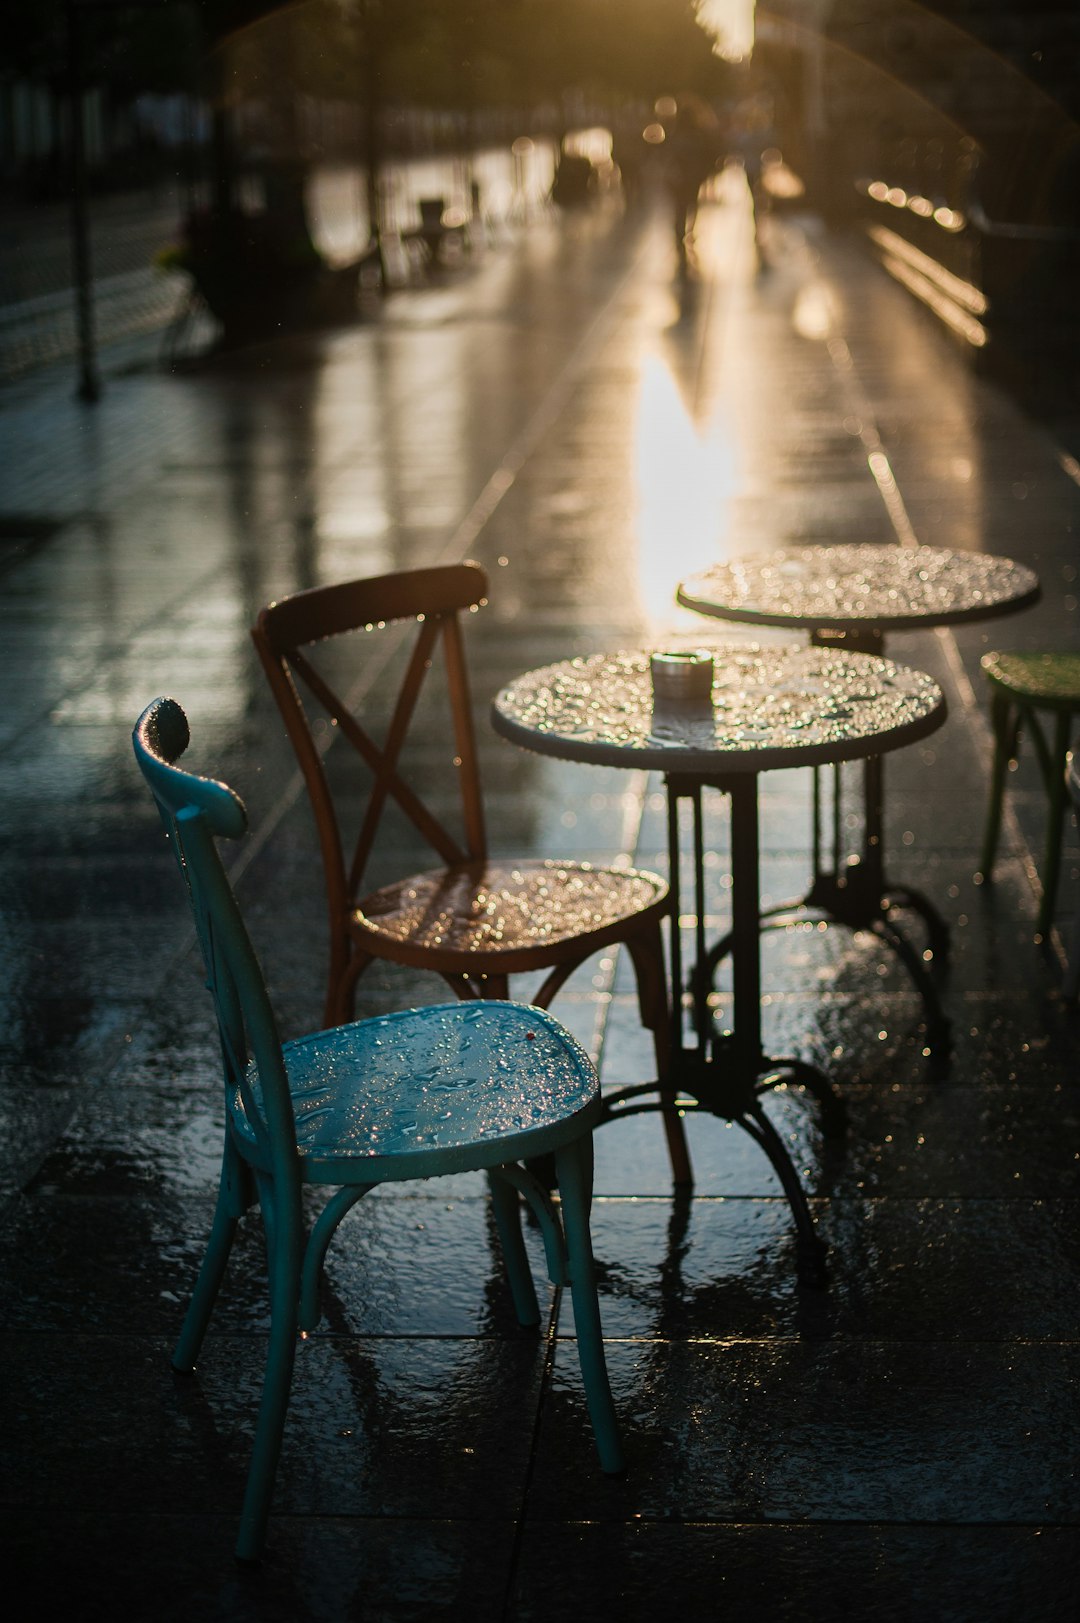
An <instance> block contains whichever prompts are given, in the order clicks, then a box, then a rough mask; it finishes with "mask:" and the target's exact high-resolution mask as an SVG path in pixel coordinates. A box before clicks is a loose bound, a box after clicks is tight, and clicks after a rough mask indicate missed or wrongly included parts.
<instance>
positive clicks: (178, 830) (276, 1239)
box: [133, 699, 623, 1562]
mask: <svg viewBox="0 0 1080 1623" xmlns="http://www.w3.org/2000/svg"><path fill="white" fill-rule="evenodd" d="M188 737H189V735H188V724H187V718H186V717H185V715H184V712H183V710H182V709H181V708H180V706H179V705H178V704H177V703H176V702H175V701H174V700H172V699H156V700H155V701H154V702H153V703H152V704H151V705H149V706H148V708H147V709H146V710H145V711H144V712H143V714H142V716H140V718H139V721H138V723H137V725H136V727H135V732H134V735H133V742H134V746H135V756H136V759H137V761H138V764H139V767H140V769H141V770H142V773H143V776H144V777H145V778H146V781H147V783H148V784H149V786H150V789H151V791H152V793H153V796H154V799H155V800H156V802H157V805H158V809H159V811H160V813H161V817H162V820H163V822H164V824H165V828H166V830H167V832H168V834H169V836H170V838H171V841H172V845H173V850H174V853H175V855H176V858H177V861H178V863H179V865H180V870H181V872H182V874H183V876H184V878H185V880H186V882H187V889H188V895H189V898H190V901H191V905H192V910H193V912H194V915H195V926H196V931H197V934H198V939H199V944H200V946H201V949H202V954H203V959H204V963H205V966H206V973H207V981H208V985H209V989H210V991H211V993H212V995H213V999H214V1003H215V1006H216V1013H217V1021H218V1029H219V1034H220V1039H221V1053H222V1061H223V1071H224V1098H225V1122H226V1127H225V1143H224V1151H223V1156H222V1167H221V1181H220V1187H219V1193H218V1201H217V1209H216V1212H215V1215H214V1222H213V1227H212V1230H211V1234H210V1239H209V1242H208V1244H207V1249H206V1253H205V1256H204V1258H203V1262H202V1266H201V1268H200V1271H199V1275H198V1279H197V1282H196V1285H195V1290H194V1294H193V1296H192V1299H191V1303H190V1306H189V1307H188V1311H187V1315H186V1317H185V1319H184V1324H183V1328H182V1329H181V1332H180V1339H179V1341H178V1343H177V1346H176V1349H175V1351H174V1353H173V1366H174V1368H175V1369H177V1370H179V1371H182V1372H186V1373H192V1372H193V1371H194V1368H195V1363H196V1360H197V1358H198V1356H199V1352H200V1349H201V1347H202V1343H203V1337H204V1335H205V1333H206V1330H207V1327H208V1324H209V1321H210V1315H211V1312H212V1309H213V1306H214V1302H215V1299H216V1297H217V1294H218V1289H219V1287H220V1285H221V1282H222V1278H223V1275H224V1271H225V1265H226V1262H227V1259H228V1256H229V1252H230V1249H231V1247H232V1242H233V1238H234V1236H235V1233H236V1228H237V1224H238V1222H239V1219H240V1218H241V1217H242V1216H243V1215H244V1213H245V1212H246V1211H247V1210H248V1209H249V1208H250V1207H252V1206H254V1205H255V1204H256V1203H257V1204H258V1205H259V1206H260V1207H261V1210H262V1217H263V1223H264V1229H265V1234H266V1244H267V1259H268V1268H269V1287H270V1335H269V1348H268V1352H267V1360H266V1370H265V1375H264V1381H263V1389H262V1398H261V1402H260V1407H259V1413H258V1419H257V1422H256V1428H255V1441H254V1447H253V1451H252V1456H251V1464H250V1468H249V1472H248V1480H247V1489H246V1493H245V1498H244V1505H243V1511H242V1514H241V1521H240V1533H239V1538H238V1540H237V1545H236V1554H237V1557H238V1558H239V1559H240V1560H241V1561H245V1562H252V1561H257V1560H259V1558H260V1556H261V1553H262V1549H263V1545H264V1542H265V1535H266V1526H267V1519H268V1516H269V1511H270V1505H271V1500H272V1495H273V1487H274V1476H275V1473H276V1469H277V1463H278V1457H279V1454H280V1451H281V1439H282V1432H283V1428H284V1424H285V1414H286V1410H287V1408H288V1403H289V1393H290V1388H291V1383H292V1371H293V1359H294V1352H295V1344H296V1338H297V1335H298V1333H300V1332H306V1331H310V1330H312V1329H313V1328H314V1327H315V1325H316V1323H317V1321H318V1318H319V1305H318V1288H319V1279H320V1274H321V1270H322V1264H323V1260H324V1258H325V1256H326V1252H327V1247H328V1246H329V1244H330V1240H331V1238H332V1237H333V1235H334V1233H335V1231H336V1229H337V1227H338V1224H339V1223H340V1222H341V1220H342V1218H343V1217H344V1216H345V1215H346V1213H347V1212H348V1211H349V1210H350V1209H351V1208H352V1207H353V1206H354V1205H355V1204H356V1202H357V1201H359V1200H360V1199H362V1197H363V1196H364V1195H366V1194H367V1193H368V1192H369V1191H370V1190H372V1189H374V1188H375V1187H376V1185H378V1184H381V1183H389V1182H400V1181H403V1180H406V1179H410V1178H431V1177H436V1176H438V1175H440V1174H446V1173H453V1172H464V1171H476V1170H482V1171H484V1172H485V1173H486V1174H487V1176H488V1179H489V1184H490V1189H491V1196H492V1203H493V1208H494V1215H495V1220H496V1227H497V1230H498V1234H499V1238H500V1241H501V1245H502V1250H503V1255H504V1259H505V1263H506V1269H507V1273H508V1276H509V1283H510V1289H511V1292H512V1295H513V1301H514V1307H515V1310H516V1312H517V1316H518V1319H519V1320H520V1322H521V1323H522V1324H525V1325H532V1324H536V1323H538V1321H539V1317H540V1312H539V1305H538V1302H537V1297H536V1292H535V1289H534V1287H533V1281H532V1276H531V1273H530V1269H529V1263H528V1259H527V1256H526V1251H525V1245H524V1240H523V1238H522V1233H521V1223H520V1216H521V1201H520V1198H519V1197H521V1196H523V1197H524V1198H525V1200H526V1201H527V1202H528V1204H529V1206H530V1207H531V1208H532V1209H533V1211H534V1212H535V1214H536V1217H537V1219H538V1222H539V1227H540V1230H541V1233H542V1235H543V1240H544V1246H545V1252H546V1257H547V1264H548V1271H549V1273H550V1276H551V1279H552V1281H553V1282H554V1283H555V1284H560V1285H561V1284H569V1286H570V1290H571V1294H572V1300H573V1304H574V1319H575V1325H576V1332H577V1342H578V1354H579V1357H580V1362H581V1373H582V1377H583V1380H584V1386H585V1396H586V1401H587V1404H588V1409H589V1415H590V1418H591V1420H592V1425H593V1431H594V1435H595V1439H596V1446H597V1450H598V1453H599V1456H600V1464H601V1467H602V1469H603V1470H604V1471H605V1472H608V1473H618V1472H619V1471H621V1470H622V1468H623V1455H622V1448H621V1444H620V1440H619V1430H618V1423H617V1420H616V1417H615V1410H614V1406H613V1403H612V1398H611V1389H610V1386H609V1384H608V1377H607V1369H606V1365H605V1361H604V1346H603V1339H602V1333H601V1328H600V1312H599V1306H598V1302H597V1295H596V1282H595V1274H594V1267H593V1257H592V1246H591V1241H590V1235H589V1203H590V1199H591V1186H592V1138H591V1129H592V1127H593V1125H594V1123H595V1122H596V1120H597V1118H598V1116H599V1114H600V1095H599V1088H598V1084H597V1079H596V1074H595V1071H594V1070H593V1068H592V1065H591V1063H590V1061H589V1059H588V1056H587V1055H586V1054H585V1053H584V1052H583V1050H582V1049H581V1048H580V1047H579V1046H578V1044H577V1043H576V1042H575V1041H574V1039H573V1038H572V1037H571V1036H569V1034H568V1033H567V1032H566V1031H564V1030H563V1028H562V1027H561V1026H560V1025H559V1024H558V1022H557V1021H555V1020H554V1019H553V1018H552V1017H551V1015H549V1014H547V1013H546V1012H545V1011H543V1010H540V1009H536V1008H529V1007H525V1006H524V1005H521V1004H516V1003H507V1002H503V1001H497V1002H496V1001H488V1000H479V1001H476V1002H468V1003H466V1002H454V1003H450V1004H447V1005H443V1004H439V1005H435V1006H432V1007H427V1008H422V1009H411V1010H407V1011H405V1012H399V1013H395V1014H389V1015H386V1016H382V1017H378V1018H374V1019H369V1020H362V1021H356V1022H353V1023H350V1024H348V1025H340V1026H334V1027H331V1028H330V1029H328V1030H325V1031H319V1032H316V1033H315V1034H314V1035H312V1036H308V1037H301V1038H298V1039H296V1040H295V1041H293V1042H288V1043H286V1044H284V1045H282V1043H281V1042H280V1040H279V1037H278V1034H277V1029H276V1026H275V1022H274V1017H273V1014H272V1012H271V1008H270V1002H269V999H268V996H267V992H266V986H265V983H264V981H263V977H262V972H261V970H260V968H259V964H258V961H257V959H256V957H255V953H254V951H253V948H252V946H251V942H250V939H249V937H248V934H247V931H246V929H245V926H244V923H243V920H242V918H241V916H240V912H239V909H238V907H237V904H236V900H235V898H234V896H233V893H232V889H231V886H230V884H229V881H228V878H227V877H226V874H225V870H224V867H223V866H222V862H221V858H220V855H219V853H218V848H217V844H216V841H217V839H218V838H219V837H223V838H226V839H237V838H239V837H240V836H241V835H242V834H243V833H244V832H245V830H246V828H247V814H246V812H245V810H244V806H243V802H242V801H241V800H240V799H239V798H238V797H237V796H236V795H235V794H234V793H233V792H232V790H231V789H229V788H227V787H226V786H225V784H223V783H217V782H215V781H213V780H212V779H210V778H203V777H198V776H196V775H195V774H194V773H192V772H188V771H184V770H183V769H181V768H180V767H178V766H177V764H176V763H177V761H178V760H179V758H180V756H181V755H183V753H184V751H185V749H186V748H187V745H188ZM545 1155H552V1156H553V1157H554V1161H555V1168H556V1175H557V1179H558V1190H559V1205H558V1207H556V1206H555V1204H554V1203H553V1202H552V1199H551V1197H550V1195H549V1194H548V1192H547V1190H546V1189H545V1188H544V1187H543V1186H542V1185H541V1184H540V1183H539V1182H538V1181H537V1180H536V1178H535V1177H533V1176H532V1175H531V1174H530V1173H529V1172H528V1171H527V1169H526V1168H525V1167H524V1166H523V1165H521V1163H522V1162H523V1161H524V1160H525V1158H526V1157H528V1158H530V1159H532V1158H535V1157H538V1156H545ZM312 1185H319V1186H322V1187H324V1188H329V1189H330V1191H331V1193H330V1194H329V1197H328V1199H327V1201H326V1203H325V1205H324V1206H323V1207H322V1210H321V1213H320V1215H319V1216H318V1217H317V1218H316V1219H315V1220H314V1221H313V1222H312V1223H311V1225H310V1227H309V1226H308V1222H307V1220H306V1218H305V1214H304V1207H303V1202H302V1198H301V1197H302V1194H303V1191H304V1188H305V1186H312Z"/></svg>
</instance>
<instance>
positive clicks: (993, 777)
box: [979, 688, 1016, 880]
mask: <svg viewBox="0 0 1080 1623" xmlns="http://www.w3.org/2000/svg"><path fill="white" fill-rule="evenodd" d="M990 725H991V727H992V729H993V733H994V760H993V765H992V766H991V769H990V800H989V804H988V805H987V808H986V827H985V830H984V832H983V843H982V854H981V856H980V857H979V872H980V873H981V874H982V876H983V878H984V879H986V880H990V879H992V878H993V876H994V859H995V857H996V856H997V848H998V839H999V837H1000V834H1001V810H1002V805H1003V802H1004V799H1005V777H1006V774H1007V772H1008V770H1009V759H1010V757H1011V755H1012V753H1013V750H1014V748H1015V747H1016V727H1015V724H1014V721H1013V715H1012V706H1011V705H1010V703H1009V701H1008V699H1007V698H1006V697H1005V695H1004V693H1002V692H1000V691H999V690H998V689H996V688H995V689H994V690H993V692H992V693H991V695H990Z"/></svg>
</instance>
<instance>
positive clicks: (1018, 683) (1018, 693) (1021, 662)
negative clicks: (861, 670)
mask: <svg viewBox="0 0 1080 1623" xmlns="http://www.w3.org/2000/svg"><path fill="white" fill-rule="evenodd" d="M982 668H983V674H984V675H985V677H986V679H987V681H988V682H989V684H990V721H991V725H992V726H993V730H994V765H993V770H992V773H991V778H990V804H989V806H988V808H987V814H986V831H985V833H984V835H983V846H982V856H981V858H980V861H979V866H980V868H981V870H982V873H983V875H984V876H985V878H987V879H989V878H990V877H991V875H992V872H993V867H994V857H995V854H996V852H997V844H998V835H999V833H1000V831H1001V807H1002V801H1003V799H1004V795H1005V774H1006V772H1007V771H1008V766H1009V762H1010V760H1012V758H1013V757H1014V756H1015V754H1016V749H1017V744H1018V741H1019V738H1020V735H1021V733H1024V734H1026V735H1028V736H1029V737H1030V738H1031V740H1032V742H1033V744H1034V745H1035V751H1036V754H1037V756H1038V759H1039V769H1040V771H1041V774H1042V780H1043V785H1044V787H1045V789H1046V795H1047V800H1048V802H1049V805H1048V811H1047V827H1046V855H1045V858H1044V861H1043V869H1042V901H1041V903H1040V904H1039V917H1038V922H1037V924H1036V929H1037V931H1038V933H1039V934H1040V935H1043V936H1044V935H1045V934H1046V932H1047V931H1048V930H1049V928H1050V921H1051V919H1052V918H1053V913H1054V898H1055V896H1056V894H1057V883H1058V870H1059V868H1060V866H1061V829H1062V824H1063V823H1064V820H1065V805H1066V789H1065V763H1066V758H1067V756H1068V753H1069V739H1070V736H1071V733H1072V725H1073V719H1074V717H1075V716H1076V715H1077V714H1080V654H1053V653H1019V654H1000V653H994V654H984V655H983V658H982ZM1040 711H1044V712H1046V713H1047V714H1046V716H1045V719H1044V721H1043V722H1042V723H1040V720H1039V715H1038V712H1040Z"/></svg>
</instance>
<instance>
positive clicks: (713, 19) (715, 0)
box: [700, 0, 754, 62]
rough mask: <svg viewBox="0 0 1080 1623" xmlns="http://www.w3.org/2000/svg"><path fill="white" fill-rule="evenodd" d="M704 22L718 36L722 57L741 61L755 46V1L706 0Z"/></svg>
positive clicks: (702, 7) (732, 60)
mask: <svg viewBox="0 0 1080 1623" xmlns="http://www.w3.org/2000/svg"><path fill="white" fill-rule="evenodd" d="M700 15H701V20H702V22H703V23H705V24H706V26H707V27H708V28H709V29H710V30H711V31H712V32H714V33H715V34H716V38H717V48H718V49H719V52H720V55H721V56H725V57H727V58H728V60H729V61H731V62H739V61H741V60H742V59H743V58H744V57H747V56H749V55H750V52H751V51H752V50H753V46H754V0H702V4H701V10H700Z"/></svg>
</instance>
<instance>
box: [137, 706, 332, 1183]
mask: <svg viewBox="0 0 1080 1623" xmlns="http://www.w3.org/2000/svg"><path fill="white" fill-rule="evenodd" d="M189 738H190V734H189V732H188V724H187V717H186V716H185V715H184V712H183V710H182V709H181V708H180V706H179V705H178V704H177V703H176V701H175V699H155V700H154V701H153V703H152V704H150V705H148V706H147V708H146V709H145V710H144V711H143V713H142V715H141V716H140V717H139V720H138V721H137V723H136V725H135V731H134V733H133V735H132V743H133V745H134V748H135V759H136V760H137V762H138V764H139V767H140V770H141V771H142V774H143V777H144V778H145V779H146V781H147V783H148V784H149V786H150V790H151V793H152V794H153V796H154V800H155V801H156V803H157V807H158V811H159V812H160V814H161V819H162V822H163V823H164V825H165V829H166V832H167V834H168V836H169V840H170V843H171V844H172V848H173V854H174V855H175V857H176V860H177V863H178V864H179V867H180V872H181V873H182V875H183V877H184V881H185V883H186V885H187V892H188V896H189V898H190V901H191V909H192V913H193V914H194V918H195V931H196V934H197V936H198V940H199V947H200V949H201V952H202V958H203V964H204V966H205V969H206V978H207V986H208V988H209V990H210V993H211V995H212V997H213V999H214V1005H215V1009H216V1013H217V1023H218V1033H219V1037H220V1040H221V1055H222V1066H223V1073H224V1083H225V1089H226V1095H227V1099H228V1095H229V1093H230V1090H236V1091H237V1092H239V1094H240V1096H241V1098H242V1099H243V1103H244V1110H245V1113H246V1115H247V1118H248V1120H249V1122H250V1123H251V1124H252V1126H253V1128H254V1131H255V1133H256V1137H257V1139H258V1143H259V1150H260V1157H261V1159H262V1161H263V1164H264V1165H265V1166H267V1167H268V1169H269V1170H270V1171H271V1172H272V1174H273V1176H274V1177H275V1179H278V1180H280V1183H279V1185H278V1187H279V1189H281V1190H285V1189H287V1188H288V1187H289V1185H290V1184H291V1185H294V1186H295V1187H296V1188H297V1189H298V1188H299V1181H300V1180H299V1168H298V1161H297V1153H296V1128H295V1122H294V1118H293V1111H292V1102H291V1100H290V1096H289V1087H288V1079H287V1076H286V1071H285V1063H284V1059H283V1057H282V1053H281V1042H280V1039H279V1037H278V1032H277V1025H276V1022H275V1020H274V1015H273V1011H272V1009H271V1006H270V999H269V997H268V995H267V991H266V983H265V981H264V980H263V976H262V970H261V969H260V967H259V962H258V959H257V958H256V956H255V951H254V948H253V947H252V945H251V939H250V937H249V936H248V933H247V928H246V926H245V925H244V921H243V919H242V918H241V916H240V910H239V908H238V907H237V905H236V899H235V897H234V896H233V892H232V886H231V885H230V883H229V879H228V876H227V874H226V872H225V869H224V866H223V864H222V861H221V856H220V853H219V851H218V848H217V843H216V842H217V840H218V838H225V839H238V838H239V837H240V836H241V835H242V834H244V833H245V832H246V830H247V826H248V821H247V812H246V810H245V808H244V803H243V801H242V800H241V799H240V797H239V795H237V794H234V792H233V791H232V790H231V789H230V788H228V786H227V785H226V784H224V783H218V782H216V781H215V780H214V779H213V778H203V777H199V776H198V775H197V774H196V773H194V772H187V771H184V769H183V768H181V767H178V766H177V765H176V762H177V761H178V760H179V758H180V756H181V755H183V753H184V751H185V750H186V749H187V746H188V742H189ZM254 1076H257V1078H258V1087H257V1089H256V1088H255V1087H254V1086H253V1078H254ZM256 1094H257V1096H256ZM227 1115H228V1112H227Z"/></svg>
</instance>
